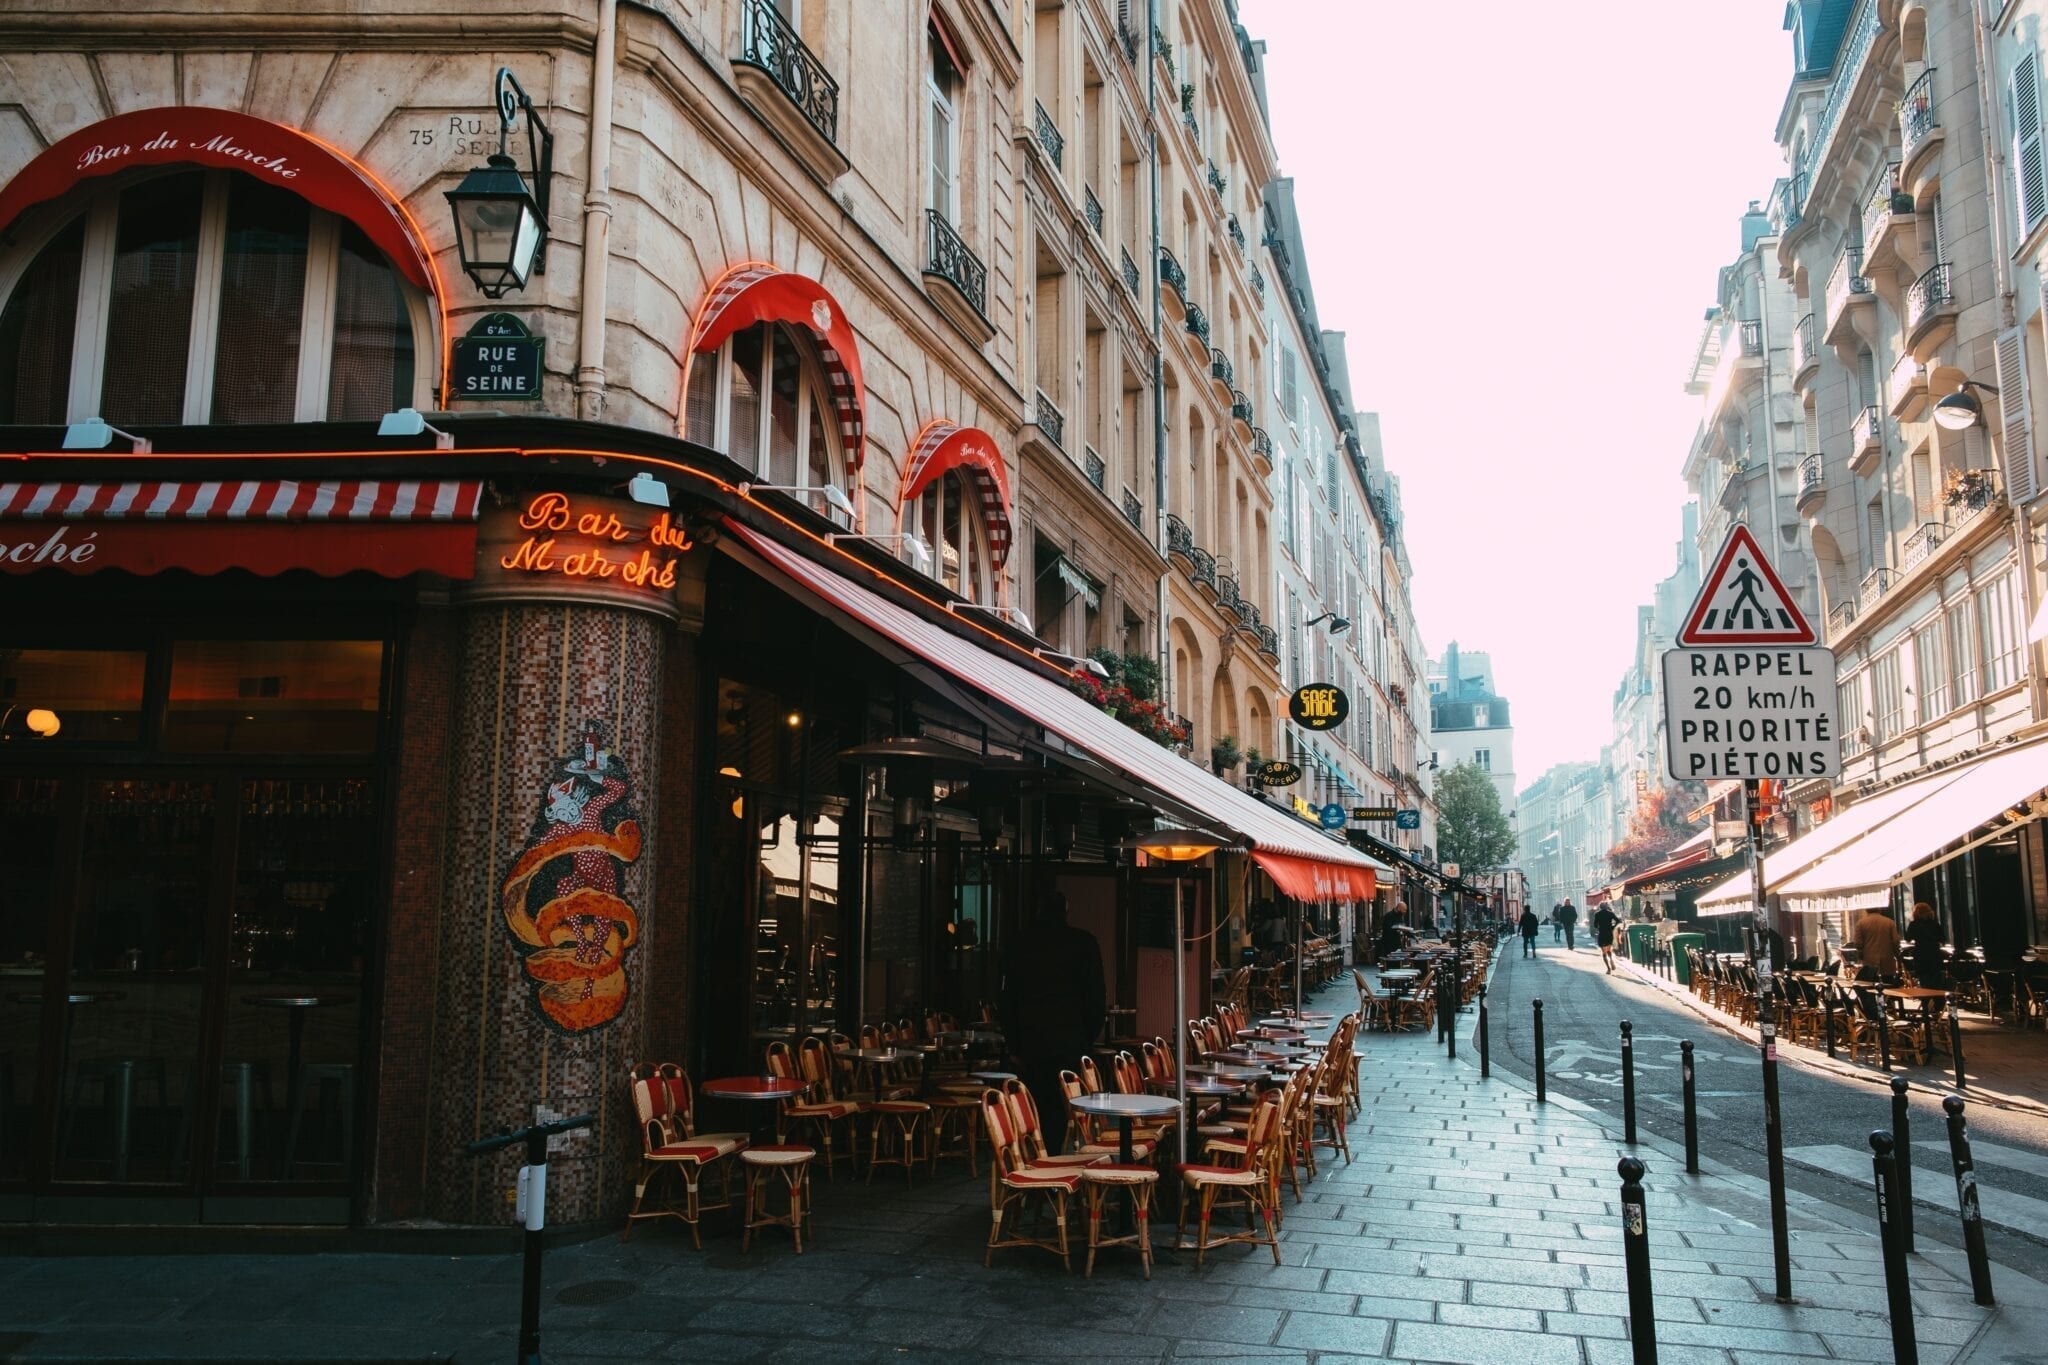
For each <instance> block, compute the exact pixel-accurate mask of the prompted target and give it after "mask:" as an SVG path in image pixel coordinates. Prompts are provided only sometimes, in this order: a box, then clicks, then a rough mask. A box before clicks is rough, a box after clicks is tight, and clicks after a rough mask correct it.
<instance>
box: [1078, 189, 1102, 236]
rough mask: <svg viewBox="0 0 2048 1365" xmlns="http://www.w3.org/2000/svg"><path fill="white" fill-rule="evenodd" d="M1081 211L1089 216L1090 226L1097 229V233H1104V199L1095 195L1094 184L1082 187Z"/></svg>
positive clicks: (1097, 234) (1098, 234)
mask: <svg viewBox="0 0 2048 1365" xmlns="http://www.w3.org/2000/svg"><path fill="white" fill-rule="evenodd" d="M1081 195H1082V198H1081V212H1082V213H1084V214H1086V215H1087V217H1088V226H1089V227H1092V228H1094V229H1095V235H1096V236H1097V237H1100V236H1101V235H1102V201H1101V200H1100V199H1097V198H1096V197H1095V187H1094V186H1093V185H1083V186H1082V187H1081Z"/></svg>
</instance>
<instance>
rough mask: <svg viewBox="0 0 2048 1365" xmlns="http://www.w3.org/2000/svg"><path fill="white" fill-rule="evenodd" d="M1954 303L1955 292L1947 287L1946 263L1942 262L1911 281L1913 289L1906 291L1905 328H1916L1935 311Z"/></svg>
mask: <svg viewBox="0 0 2048 1365" xmlns="http://www.w3.org/2000/svg"><path fill="white" fill-rule="evenodd" d="M1955 301H1956V296H1955V292H1954V291H1953V290H1952V289H1951V288H1950V287H1949V273H1948V262H1947V261H1943V262H1942V263H1941V264H1940V265H1937V266H1935V267H1933V268H1932V269H1930V270H1929V271H1928V272H1927V273H1926V274H1924V275H1922V276H1921V277H1920V278H1919V279H1917V280H1915V281H1913V287H1912V288H1910V289H1908V290H1907V291H1906V326H1907V327H1908V328H1913V327H1918V326H1919V325H1920V324H1921V323H1922V322H1924V321H1925V320H1926V319H1927V317H1928V315H1929V314H1931V313H1933V312H1934V310H1935V309H1937V308H1941V307H1944V306H1946V305H1948V304H1952V303H1954V302H1955Z"/></svg>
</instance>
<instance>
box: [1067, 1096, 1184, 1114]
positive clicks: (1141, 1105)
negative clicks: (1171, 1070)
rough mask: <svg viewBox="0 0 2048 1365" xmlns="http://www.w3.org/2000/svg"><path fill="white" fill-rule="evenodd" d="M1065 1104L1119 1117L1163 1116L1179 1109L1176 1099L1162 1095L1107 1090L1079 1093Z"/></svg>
mask: <svg viewBox="0 0 2048 1365" xmlns="http://www.w3.org/2000/svg"><path fill="white" fill-rule="evenodd" d="M1067 1104H1068V1106H1069V1107H1070V1108H1074V1109H1078V1110H1080V1111H1081V1112H1082V1113H1084V1114H1104V1115H1107V1116H1109V1117H1110V1118H1120V1119H1151V1118H1163V1117H1164V1116H1166V1115H1168V1114H1172V1113H1177V1112H1179V1110H1180V1103H1179V1102H1178V1101H1177V1100H1170V1099H1167V1098H1166V1097H1165V1096H1164V1095H1114V1094H1110V1093H1108V1092H1107V1091H1105V1092H1104V1093H1102V1094H1100V1095H1079V1096H1076V1097H1075V1098H1073V1099H1070V1100H1068V1101H1067Z"/></svg>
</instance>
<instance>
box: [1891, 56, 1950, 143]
mask: <svg viewBox="0 0 2048 1365" xmlns="http://www.w3.org/2000/svg"><path fill="white" fill-rule="evenodd" d="M1940 126H1941V122H1940V120H1938V119H1936V118H1935V117H1934V68H1933V67H1931V66H1930V67H1928V68H1927V69H1926V70H1925V71H1923V72H1921V73H1920V79H1919V80H1917V81H1914V82H1913V84H1912V85H1911V86H1910V87H1909V88H1908V89H1907V91H1906V97H1905V98H1904V99H1902V100H1900V101H1899V151H1900V154H1901V157H1902V159H1904V160H1908V161H1910V160H1911V159H1912V157H1913V153H1914V152H1915V151H1916V150H1917V149H1918V148H1919V146H1920V144H1921V143H1923V142H1925V141H1926V140H1927V135H1928V134H1929V133H1931V132H1933V131H1934V130H1935V129H1936V128H1939V127H1940Z"/></svg>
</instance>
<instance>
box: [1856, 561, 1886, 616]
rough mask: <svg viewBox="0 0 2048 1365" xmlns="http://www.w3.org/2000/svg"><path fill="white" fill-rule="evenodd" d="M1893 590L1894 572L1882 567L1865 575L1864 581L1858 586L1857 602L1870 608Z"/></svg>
mask: <svg viewBox="0 0 2048 1365" xmlns="http://www.w3.org/2000/svg"><path fill="white" fill-rule="evenodd" d="M1891 590H1892V571H1891V570H1890V569H1887V568H1882V567H1880V568H1875V569H1872V570H1871V571H1870V572H1869V573H1867V574H1865V575H1863V581H1862V582H1861V583H1858V584H1857V585H1856V600H1857V601H1858V602H1859V603H1861V604H1862V605H1863V606H1865V607H1868V606H1869V605H1870V604H1871V603H1873V602H1875V601H1877V599H1878V598H1880V597H1883V596H1884V595H1885V594H1886V593H1888V592H1890V591H1891Z"/></svg>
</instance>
